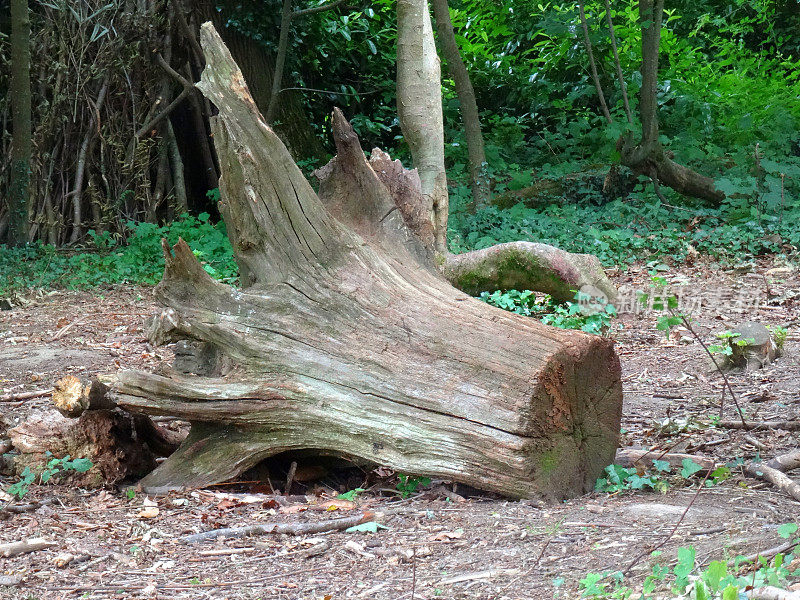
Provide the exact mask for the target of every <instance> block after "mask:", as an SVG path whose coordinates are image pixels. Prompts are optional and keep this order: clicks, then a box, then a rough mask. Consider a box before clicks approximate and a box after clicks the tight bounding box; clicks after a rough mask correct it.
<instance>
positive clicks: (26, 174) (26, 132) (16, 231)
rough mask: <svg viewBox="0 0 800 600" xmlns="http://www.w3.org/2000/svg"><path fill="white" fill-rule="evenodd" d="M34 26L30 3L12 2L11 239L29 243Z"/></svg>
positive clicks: (9, 201) (24, 1)
mask: <svg viewBox="0 0 800 600" xmlns="http://www.w3.org/2000/svg"><path fill="white" fill-rule="evenodd" d="M30 38H31V24H30V18H29V14H28V0H11V86H10V89H9V92H10V97H11V105H12V112H11V128H12V136H13V139H12V145H11V189H10V190H9V192H10V193H9V198H8V208H9V211H8V212H9V228H8V233H9V235H8V240H9V242H10V243H11V244H12V245H16V246H22V245H24V244H27V243H28V233H29V228H30V223H29V219H28V205H29V202H30V180H31V175H30V173H31V153H32V149H33V144H32V143H31V137H32V130H31V129H32V128H31V81H30V79H31V77H30V65H31V50H30Z"/></svg>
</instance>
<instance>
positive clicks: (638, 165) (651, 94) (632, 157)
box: [621, 0, 725, 204]
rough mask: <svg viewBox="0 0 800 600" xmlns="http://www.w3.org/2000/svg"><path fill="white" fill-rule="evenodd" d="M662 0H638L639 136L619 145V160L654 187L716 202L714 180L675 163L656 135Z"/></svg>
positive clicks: (721, 197)
mask: <svg viewBox="0 0 800 600" xmlns="http://www.w3.org/2000/svg"><path fill="white" fill-rule="evenodd" d="M663 16H664V0H640V1H639V22H640V25H641V28H642V69H641V71H642V88H641V90H640V93H639V117H640V119H641V121H642V137H641V140H640V141H639V143H638V144H636V145H634V144H633V143H632V141H631V139H630V138H627V139H625V140H624V141H623V143H622V147H621V157H622V160H621V162H622V164H623V165H625V166H627V167H629V168H630V169H631V170H633V171H634V172H635V173H638V174H641V175H646V176H648V177H651V178H652V179H653V181H654V182H655V185H656V191H658V187H657V186H658V184H659V183H663V184H664V185H666V186H669V187H671V188H672V189H674V190H675V191H676V192H678V193H680V194H685V195H687V196H691V197H693V198H699V199H701V200H709V201H711V202H714V203H716V204H719V203H720V202H722V201H723V200H724V199H725V194H724V193H723V192H721V191H719V190H717V189H716V187H715V185H714V180H713V179H711V178H710V177H706V176H705V175H701V174H700V173H698V172H696V171H694V170H692V169H690V168H688V167H685V166H683V165H679V164H677V163H676V162H674V161H673V160H672V159H671V158H670V157H669V156H667V154H666V153H665V152H664V148H663V147H662V146H661V142H660V141H659V139H658V135H659V129H658V95H657V92H658V55H659V49H660V46H661V23H662V17H663Z"/></svg>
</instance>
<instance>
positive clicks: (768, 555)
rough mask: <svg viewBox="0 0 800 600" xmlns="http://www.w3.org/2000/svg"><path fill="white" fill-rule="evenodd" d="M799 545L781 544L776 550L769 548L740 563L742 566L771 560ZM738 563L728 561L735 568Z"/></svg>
mask: <svg viewBox="0 0 800 600" xmlns="http://www.w3.org/2000/svg"><path fill="white" fill-rule="evenodd" d="M798 544H800V542H796V541H791V542H786V543H784V544H781V545H780V546H775V547H774V548H769V549H768V550H762V551H761V552H756V553H755V554H750V555H748V556H745V557H743V558H740V559H739V561H738V562H739V563H740V564H741V563H743V562H748V563H751V562H755V561H757V560H758V559H759V558H763V559H765V560H770V559H771V558H772V557H773V556H775V555H776V554H783V553H784V552H788V551H789V550H791V549H792V548H794V547H795V546H797V545H798ZM736 562H737V561H736V559H735V558H732V559H731V560H729V561H728V565H729V566H734V565H735V564H736Z"/></svg>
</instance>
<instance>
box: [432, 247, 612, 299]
mask: <svg viewBox="0 0 800 600" xmlns="http://www.w3.org/2000/svg"><path fill="white" fill-rule="evenodd" d="M442 270H443V273H444V276H445V277H446V278H447V279H448V281H450V283H452V284H453V285H454V286H455V287H457V288H458V289H460V290H462V291H464V292H466V293H467V294H470V295H476V294H479V293H480V292H483V291H494V290H510V289H517V290H534V291H537V292H543V293H545V294H550V295H551V296H552V297H553V299H554V300H555V301H556V302H566V301H569V300H574V298H575V293H576V292H578V291H585V292H587V293H588V294H589V295H590V296H593V297H594V296H597V295H599V294H598V292H600V293H602V295H603V296H605V298H606V300H608V302H610V303H612V304H613V303H614V302H615V301H616V299H617V290H616V288H615V287H614V284H612V283H611V281H609V279H608V277H606V274H605V273H604V272H603V266H602V265H601V264H600V261H599V260H598V259H597V257H596V256H593V255H591V254H572V253H570V252H565V251H564V250H560V249H558V248H556V247H554V246H549V245H547V244H538V243H534V242H508V243H505V244H497V245H496V246H491V247H489V248H485V249H483V250H473V251H472V252H465V253H464V254H449V255H448V256H447V259H446V260H445V263H444V266H443V268H442Z"/></svg>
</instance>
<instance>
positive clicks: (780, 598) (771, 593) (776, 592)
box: [747, 585, 800, 600]
mask: <svg viewBox="0 0 800 600" xmlns="http://www.w3.org/2000/svg"><path fill="white" fill-rule="evenodd" d="M747 597H748V598H750V600H800V593H798V592H788V591H786V590H782V589H780V588H776V587H772V586H770V585H768V586H764V587H760V588H756V589H754V590H750V591H749V592H747Z"/></svg>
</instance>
